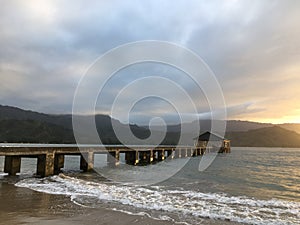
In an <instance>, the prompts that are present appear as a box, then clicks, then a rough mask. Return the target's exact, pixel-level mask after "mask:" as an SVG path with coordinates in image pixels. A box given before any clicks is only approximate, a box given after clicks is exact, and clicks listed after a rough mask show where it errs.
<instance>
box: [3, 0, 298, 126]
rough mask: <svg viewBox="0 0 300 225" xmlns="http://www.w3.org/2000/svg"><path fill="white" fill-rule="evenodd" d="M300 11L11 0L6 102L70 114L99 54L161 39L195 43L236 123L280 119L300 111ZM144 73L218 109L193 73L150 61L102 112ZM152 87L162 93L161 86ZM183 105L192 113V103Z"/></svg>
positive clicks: (235, 4)
mask: <svg viewBox="0 0 300 225" xmlns="http://www.w3.org/2000/svg"><path fill="white" fill-rule="evenodd" d="M299 11H300V2H299V1H293V0H287V1H259V0H257V1H247V0H246V1H222V2H221V1H201V2H199V1H189V2H186V1H176V2H174V1H163V2H162V1H147V2H143V1H89V2H88V3H87V2H86V1H83V0H82V1H56V0H53V1H43V3H40V2H39V1H37V0H36V1H34V0H31V1H26V3H25V2H23V1H18V0H12V1H2V2H1V8H0V30H1V36H0V48H1V51H0V79H1V84H0V104H8V105H15V106H20V107H24V108H30V109H32V110H38V111H43V112H50V113H70V112H71V108H72V100H73V96H74V92H75V89H76V86H77V84H78V82H79V80H80V78H81V77H82V75H83V74H84V72H85V71H86V69H87V68H88V66H89V65H90V64H91V63H92V62H93V61H94V60H95V59H96V58H97V57H98V56H100V55H101V54H103V53H105V52H106V51H108V50H110V49H111V48H113V47H116V46H118V45H120V44H124V43H127V42H132V41H139V40H144V39H158V40H165V41H172V42H175V43H177V44H181V45H183V46H186V47H188V48H190V49H191V50H192V51H194V52H196V53H197V54H198V55H200V56H201V57H202V58H203V59H204V60H205V62H206V63H207V64H208V65H209V66H210V68H211V69H212V70H213V71H214V72H215V74H216V77H217V78H218V80H219V82H220V85H221V87H222V89H223V92H224V97H225V101H226V103H227V105H229V106H232V107H228V115H229V117H230V118H239V119H251V120H253V119H256V120H259V121H264V120H270V119H272V118H273V119H276V120H278V121H279V120H280V118H286V117H287V116H288V115H289V112H297V110H298V109H299V108H300V106H299V104H297V102H298V99H297V98H296V97H295V96H299V94H300V92H299V88H298V87H297V86H298V84H299V82H300V76H299V73H300V66H299V65H298V64H299V61H300V54H299V52H300V42H299V40H300V33H299V31H298V30H299V25H300V24H299V23H300V12H299ZM145 71H146V72H145ZM147 73H148V74H147ZM145 74H146V76H148V75H149V74H150V75H153V74H155V75H159V74H161V76H162V77H165V78H168V79H171V80H173V81H176V82H177V83H178V84H179V85H181V86H182V87H183V88H184V89H186V90H187V92H188V93H189V95H190V96H191V97H192V99H194V101H195V102H197V110H198V112H199V113H204V112H207V111H209V103H208V102H207V99H206V96H205V95H204V94H203V93H202V92H201V90H199V87H197V85H195V84H193V82H191V80H189V79H188V78H187V76H186V75H184V74H182V73H180V72H178V71H176V70H175V69H174V68H173V69H172V68H168V67H162V66H160V65H158V66H153V65H150V66H149V65H144V66H135V67H134V68H127V70H126V69H125V71H121V72H120V73H119V74H116V76H115V78H114V79H112V80H111V82H110V83H109V84H107V86H106V89H105V93H103V94H104V97H105V101H104V103H103V105H100V106H99V107H98V108H97V109H98V110H99V112H109V105H110V104H111V102H112V101H113V100H114V97H115V96H116V94H117V93H118V91H119V90H120V89H121V88H122V87H124V85H127V84H128V83H130V82H132V81H133V80H135V79H137V78H140V77H141V76H145ZM94 85H95V86H93V88H97V84H94ZM150 85H152V86H153V89H154V90H155V87H156V84H150ZM143 89H144V88H143V87H142V86H141V87H140V88H139V89H137V90H136V91H137V92H142V91H143ZM169 94H170V96H176V94H177V93H176V92H170V93H169ZM129 98H130V96H128V102H129V101H130V99H129ZM177 101H178V103H179V104H181V105H182V107H186V111H187V113H189V111H190V110H191V109H190V108H189V107H188V106H187V104H186V100H185V99H184V98H180V97H178V98H177ZM146 102H147V103H145V104H144V106H143V104H142V103H140V106H139V107H136V108H135V110H136V111H135V113H137V114H143V113H144V112H145V110H147V109H146V108H147V107H146V106H147V105H148V106H149V105H151V104H152V105H153V106H155V104H157V107H160V108H159V111H163V112H165V113H171V111H172V110H171V109H170V108H168V107H167V106H166V105H165V104H162V103H160V104H158V102H157V100H147V101H146ZM249 102H253V103H252V104H251V105H250V104H249ZM274 102H276V105H275V104H274ZM126 104H127V101H126V100H124V102H123V105H124V106H126ZM161 104H162V105H161ZM279 106H281V107H279ZM120 107H122V106H120ZM154 109H155V110H157V108H155V107H154ZM155 110H153V112H152V113H155V112H156V111H155ZM275 111H276V113H274V112H275ZM293 115H294V114H293ZM122 116H123V115H119V117H120V118H121V117H122ZM294 116H295V115H294Z"/></svg>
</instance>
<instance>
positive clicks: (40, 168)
mask: <svg viewBox="0 0 300 225" xmlns="http://www.w3.org/2000/svg"><path fill="white" fill-rule="evenodd" d="M54 155H55V154H54V152H51V153H47V154H43V155H38V160H37V175H40V176H42V177H47V176H51V175H53V174H54V157H55V156H54Z"/></svg>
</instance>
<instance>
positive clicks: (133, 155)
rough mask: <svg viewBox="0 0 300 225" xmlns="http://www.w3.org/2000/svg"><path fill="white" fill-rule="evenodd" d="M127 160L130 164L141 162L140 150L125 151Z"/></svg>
mask: <svg viewBox="0 0 300 225" xmlns="http://www.w3.org/2000/svg"><path fill="white" fill-rule="evenodd" d="M125 160H126V164H128V165H136V164H138V163H139V152H138V151H131V152H125Z"/></svg>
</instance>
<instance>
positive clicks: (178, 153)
mask: <svg viewBox="0 0 300 225" xmlns="http://www.w3.org/2000/svg"><path fill="white" fill-rule="evenodd" d="M175 158H181V149H175Z"/></svg>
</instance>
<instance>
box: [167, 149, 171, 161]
mask: <svg viewBox="0 0 300 225" xmlns="http://www.w3.org/2000/svg"><path fill="white" fill-rule="evenodd" d="M167 153H168V156H167V157H168V159H172V149H171V150H167Z"/></svg>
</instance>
